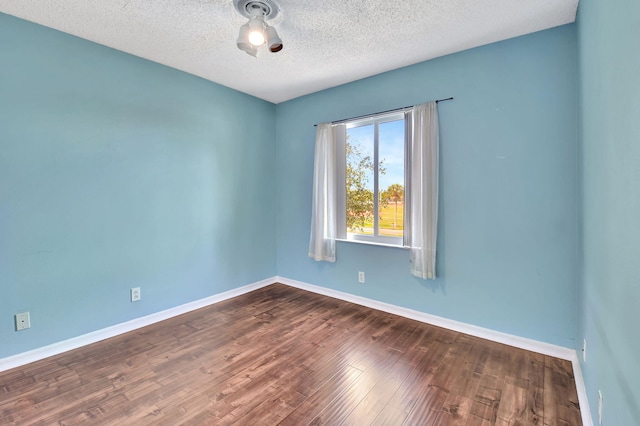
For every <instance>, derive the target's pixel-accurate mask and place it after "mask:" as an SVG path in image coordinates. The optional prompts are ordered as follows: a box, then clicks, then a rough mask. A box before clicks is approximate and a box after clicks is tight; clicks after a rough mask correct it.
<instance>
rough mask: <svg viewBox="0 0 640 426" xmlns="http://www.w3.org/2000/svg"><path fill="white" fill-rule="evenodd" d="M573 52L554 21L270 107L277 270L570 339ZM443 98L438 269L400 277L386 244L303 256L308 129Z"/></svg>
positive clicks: (403, 269) (574, 244) (499, 326)
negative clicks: (427, 277) (325, 256)
mask: <svg viewBox="0 0 640 426" xmlns="http://www.w3.org/2000/svg"><path fill="white" fill-rule="evenodd" d="M576 49H577V48H576V28H575V25H567V26H563V27H559V28H555V29H552V30H548V31H543V32H539V33H535V34H532V35H527V36H524V37H520V38H516V39H512V40H508V41H504V42H501V43H497V44H492V45H489V46H484V47H480V48H476V49H472V50H468V51H465V52H461V53H457V54H454V55H450V56H446V57H442V58H439V59H435V60H431V61H428V62H424V63H421V64H418V65H414V66H410V67H407V68H403V69H399V70H395V71H391V72H388V73H385V74H381V75H378V76H374V77H371V78H367V79H364V80H360V81H357V82H354V83H350V84H347V85H344V86H340V87H337V88H333V89H329V90H325V91H322V92H319V93H315V94H311V95H308V96H305V97H302V98H298V99H295V100H292V101H289V102H285V103H282V104H279V105H277V114H276V120H277V122H276V123H277V124H276V125H277V128H276V144H277V147H276V167H275V169H276V170H277V173H278V174H277V183H276V187H277V189H278V203H277V209H278V213H277V249H278V255H277V271H278V274H279V275H281V276H284V277H287V278H291V279H296V280H300V281H304V282H309V283H313V284H317V285H321V286H325V287H328V288H332V289H337V290H340V291H344V292H347V293H352V294H357V295H361V296H364V297H368V298H372V299H376V300H380V301H384V302H387V303H392V304H395V305H400V306H404V307H408V308H412V309H416V310H419V311H424V312H428V313H431V314H435V315H440V316H443V317H446V318H450V319H454V320H458V321H463V322H467V323H471V324H475V325H478V326H482V327H487V328H490V329H494V330H499V331H503V332H507V333H512V334H515V335H519V336H524V337H528V338H532V339H537V340H541V341H546V342H549V343H553V344H558V345H563V346H567V347H574V346H575V336H576V333H577V283H578V278H577V271H578V263H577V262H578V223H577V219H578V204H579V196H578V193H579V180H578V172H577V167H578V140H577V109H578V106H577V97H578V84H577V73H578V68H577V50H576ZM449 96H454V97H455V100H453V101H449V102H444V103H441V104H440V107H439V110H440V126H441V127H440V128H441V170H442V179H441V198H440V223H439V240H438V259H437V270H438V273H439V278H438V279H437V280H435V281H424V280H420V279H417V278H414V277H412V276H411V274H410V272H409V255H408V252H407V251H405V250H403V249H398V248H383V247H375V246H367V245H360V244H356V243H349V242H344V243H338V247H337V258H338V260H337V262H336V263H335V264H329V263H326V262H321V263H318V262H315V261H313V260H311V259H309V258H308V257H307V252H308V243H309V223H310V218H311V195H310V188H311V182H312V170H313V150H314V138H315V129H314V127H313V125H314V124H315V123H318V122H322V121H331V120H336V119H341V118H346V117H351V116H357V115H361V114H367V113H373V112H377V111H382V110H386V109H390V108H396V107H403V106H406V105H412V104H415V103H420V102H424V101H428V100H434V99H439V98H446V97H449ZM357 271H364V272H365V273H366V284H364V285H362V284H358V280H357Z"/></svg>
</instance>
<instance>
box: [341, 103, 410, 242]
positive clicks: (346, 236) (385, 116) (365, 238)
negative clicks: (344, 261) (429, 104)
mask: <svg viewBox="0 0 640 426" xmlns="http://www.w3.org/2000/svg"><path fill="white" fill-rule="evenodd" d="M406 119H407V117H406V114H405V112H404V111H394V112H392V113H381V114H375V115H371V116H368V117H366V118H358V119H353V120H349V121H345V122H344V125H345V127H344V128H345V131H344V134H340V136H339V137H338V138H337V140H336V157H337V160H336V172H337V179H336V185H337V210H338V211H337V215H336V219H337V237H338V239H339V240H345V241H353V242H359V243H368V244H376V245H385V246H393V247H400V248H402V247H405V236H406V235H407V232H408V228H407V226H408V222H407V221H406V220H405V221H404V227H403V236H402V237H392V236H386V235H376V234H377V232H378V231H379V229H378V228H379V214H376V213H377V212H378V209H379V200H380V196H379V193H380V191H379V187H378V180H379V170H378V168H379V165H380V159H379V155H378V151H379V149H378V148H379V126H380V124H384V123H388V122H392V121H400V120H402V121H403V123H404V126H403V127H404V128H405V130H404V132H405V135H404V149H405V156H404V182H403V186H404V188H405V190H404V197H405V201H404V202H405V217H406V206H407V204H408V203H407V196H408V193H407V186H408V185H407V183H408V176H409V174H408V173H409V167H408V162H407V152H408V151H407V149H408V146H407V135H406V132H407V129H406ZM368 125H373V126H374V142H373V145H374V149H373V164H374V173H373V180H374V182H373V188H374V197H373V198H374V200H373V203H374V215H373V216H374V217H373V230H374V235H364V234H357V233H352V232H347V218H346V214H347V190H346V173H347V158H346V156H347V155H346V142H347V135H346V134H347V130H348V129H353V128H356V127H362V126H368ZM376 195H377V196H376Z"/></svg>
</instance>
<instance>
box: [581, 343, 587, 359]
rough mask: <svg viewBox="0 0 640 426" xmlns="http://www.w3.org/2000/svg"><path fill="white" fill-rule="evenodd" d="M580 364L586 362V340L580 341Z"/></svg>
mask: <svg viewBox="0 0 640 426" xmlns="http://www.w3.org/2000/svg"><path fill="white" fill-rule="evenodd" d="M582 362H587V339H584V340H582Z"/></svg>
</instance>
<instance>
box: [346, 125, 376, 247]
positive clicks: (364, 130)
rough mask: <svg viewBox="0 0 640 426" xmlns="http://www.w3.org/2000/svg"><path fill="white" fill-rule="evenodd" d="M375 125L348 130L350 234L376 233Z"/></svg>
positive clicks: (348, 219) (347, 172)
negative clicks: (374, 193) (374, 189)
mask: <svg viewBox="0 0 640 426" xmlns="http://www.w3.org/2000/svg"><path fill="white" fill-rule="evenodd" d="M373 138H374V127H373V125H368V126H361V127H354V128H351V129H348V130H347V144H346V151H347V154H346V155H347V170H346V191H347V232H350V233H356V234H373V207H374V206H373V200H374V198H373V196H374V195H373V184H374V180H373V171H374V167H373V165H374V164H373V159H374V155H373V154H374V153H373V147H374V144H373Z"/></svg>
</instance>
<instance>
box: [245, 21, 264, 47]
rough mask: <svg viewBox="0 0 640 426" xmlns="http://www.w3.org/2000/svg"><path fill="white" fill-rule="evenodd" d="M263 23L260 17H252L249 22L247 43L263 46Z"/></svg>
mask: <svg viewBox="0 0 640 426" xmlns="http://www.w3.org/2000/svg"><path fill="white" fill-rule="evenodd" d="M264 41H265V38H264V21H263V20H262V18H260V17H255V16H254V17H253V18H251V19H250V20H249V43H251V44H253V45H254V46H262V45H263V44H264Z"/></svg>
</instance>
